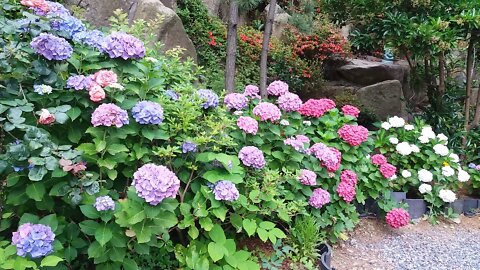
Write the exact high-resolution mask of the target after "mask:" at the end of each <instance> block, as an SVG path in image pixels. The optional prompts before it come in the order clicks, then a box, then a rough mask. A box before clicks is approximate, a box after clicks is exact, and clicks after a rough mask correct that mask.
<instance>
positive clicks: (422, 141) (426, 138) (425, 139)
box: [418, 136, 430, 143]
mask: <svg viewBox="0 0 480 270" xmlns="http://www.w3.org/2000/svg"><path fill="white" fill-rule="evenodd" d="M418 140H419V141H420V142H421V143H428V141H429V140H430V139H429V138H428V137H427V136H420V137H418Z"/></svg>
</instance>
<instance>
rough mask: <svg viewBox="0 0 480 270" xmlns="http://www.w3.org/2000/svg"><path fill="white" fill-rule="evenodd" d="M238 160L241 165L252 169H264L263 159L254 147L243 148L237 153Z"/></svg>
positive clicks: (259, 151)
mask: <svg viewBox="0 0 480 270" xmlns="http://www.w3.org/2000/svg"><path fill="white" fill-rule="evenodd" d="M238 158H239V159H240V160H241V161H242V163H243V165H245V166H247V167H252V168H254V169H262V168H263V167H265V163H266V162H265V158H264V157H263V153H262V151H261V150H260V149H258V148H257V147H255V146H244V147H243V148H242V149H241V150H240V152H239V153H238Z"/></svg>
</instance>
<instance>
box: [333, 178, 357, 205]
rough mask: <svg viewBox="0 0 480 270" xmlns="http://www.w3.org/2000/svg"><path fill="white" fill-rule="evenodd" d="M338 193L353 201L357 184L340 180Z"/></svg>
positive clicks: (346, 199) (344, 198) (345, 199)
mask: <svg viewBox="0 0 480 270" xmlns="http://www.w3.org/2000/svg"><path fill="white" fill-rule="evenodd" d="M337 193H338V196H340V197H342V198H343V200H344V201H346V202H351V201H353V199H354V198H355V194H356V193H355V186H352V185H350V184H349V183H348V182H343V181H340V183H339V184H338V186H337Z"/></svg>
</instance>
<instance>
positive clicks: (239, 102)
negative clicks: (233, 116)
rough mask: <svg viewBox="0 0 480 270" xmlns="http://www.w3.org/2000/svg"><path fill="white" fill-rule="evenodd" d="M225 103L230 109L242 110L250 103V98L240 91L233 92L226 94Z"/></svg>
mask: <svg viewBox="0 0 480 270" xmlns="http://www.w3.org/2000/svg"><path fill="white" fill-rule="evenodd" d="M223 103H225V105H226V106H227V108H228V109H229V110H231V109H235V110H242V109H244V108H245V107H247V105H248V98H247V97H246V96H245V95H243V94H239V93H231V94H228V95H226V96H225V98H224V100H223Z"/></svg>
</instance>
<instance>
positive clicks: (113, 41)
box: [101, 32, 145, 60]
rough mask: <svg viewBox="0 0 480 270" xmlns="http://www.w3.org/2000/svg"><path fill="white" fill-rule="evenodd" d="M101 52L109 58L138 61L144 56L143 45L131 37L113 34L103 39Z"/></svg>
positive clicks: (119, 33)
mask: <svg viewBox="0 0 480 270" xmlns="http://www.w3.org/2000/svg"><path fill="white" fill-rule="evenodd" d="M101 51H102V52H104V53H107V54H108V56H109V57H110V58H122V59H124V60H127V59H140V58H143V57H144V56H145V45H144V44H143V42H142V41H141V40H139V39H137V38H136V37H134V36H132V35H129V34H126V33H123V32H114V33H111V34H110V35H108V36H106V37H105V38H104V39H103V41H102V44H101Z"/></svg>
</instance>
